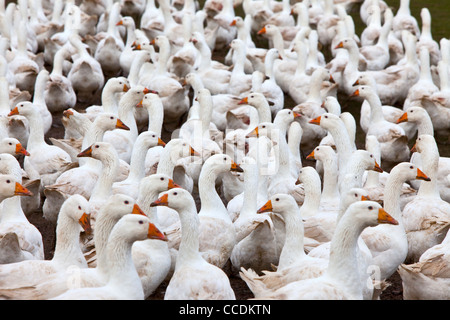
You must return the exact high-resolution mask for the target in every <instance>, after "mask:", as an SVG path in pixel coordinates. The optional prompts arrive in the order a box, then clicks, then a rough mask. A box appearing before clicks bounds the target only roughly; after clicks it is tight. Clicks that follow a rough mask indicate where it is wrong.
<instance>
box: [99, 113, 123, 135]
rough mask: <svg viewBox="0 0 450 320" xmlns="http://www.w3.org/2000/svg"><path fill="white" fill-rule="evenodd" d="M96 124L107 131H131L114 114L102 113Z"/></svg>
mask: <svg viewBox="0 0 450 320" xmlns="http://www.w3.org/2000/svg"><path fill="white" fill-rule="evenodd" d="M94 122H95V123H96V125H98V126H99V127H100V128H102V129H103V130H105V131H106V130H114V129H122V130H130V128H129V127H128V126H127V125H125V123H123V121H122V120H120V119H119V118H118V117H117V116H116V115H115V114H113V113H106V112H105V113H100V114H99V115H98V116H97V117H96V118H95V120H94Z"/></svg>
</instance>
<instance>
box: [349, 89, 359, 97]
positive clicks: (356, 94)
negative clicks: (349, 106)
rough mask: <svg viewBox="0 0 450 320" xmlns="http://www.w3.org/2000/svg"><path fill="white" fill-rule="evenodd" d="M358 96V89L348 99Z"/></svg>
mask: <svg viewBox="0 0 450 320" xmlns="http://www.w3.org/2000/svg"><path fill="white" fill-rule="evenodd" d="M358 96H359V89H357V90H356V91H355V92H353V93H352V94H351V95H350V97H358Z"/></svg>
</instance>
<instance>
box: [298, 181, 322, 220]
mask: <svg viewBox="0 0 450 320" xmlns="http://www.w3.org/2000/svg"><path fill="white" fill-rule="evenodd" d="M302 182H303V186H304V189H305V200H304V202H303V204H302V206H301V208H300V211H301V216H302V217H305V218H307V217H312V216H314V215H315V214H317V212H318V211H319V207H320V198H321V182H320V177H319V176H318V175H317V176H316V175H314V176H310V177H305V178H304V179H302Z"/></svg>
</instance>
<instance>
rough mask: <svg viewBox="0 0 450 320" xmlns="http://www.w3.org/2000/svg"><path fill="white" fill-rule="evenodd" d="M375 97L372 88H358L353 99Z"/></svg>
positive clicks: (365, 86)
mask: <svg viewBox="0 0 450 320" xmlns="http://www.w3.org/2000/svg"><path fill="white" fill-rule="evenodd" d="M373 95H376V92H375V89H374V88H373V87H371V86H367V85H364V86H358V89H356V90H355V91H354V92H353V94H352V95H351V97H362V98H366V99H367V98H368V97H371V96H373Z"/></svg>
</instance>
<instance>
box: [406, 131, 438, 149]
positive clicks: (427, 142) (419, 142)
mask: <svg viewBox="0 0 450 320" xmlns="http://www.w3.org/2000/svg"><path fill="white" fill-rule="evenodd" d="M433 145H434V146H435V145H436V140H435V139H434V137H433V136H432V135H429V134H421V135H420V136H418V137H417V139H416V143H415V144H414V146H413V147H412V148H411V152H416V151H417V152H420V153H421V152H424V151H425V150H427V147H428V148H429V147H430V146H433Z"/></svg>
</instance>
